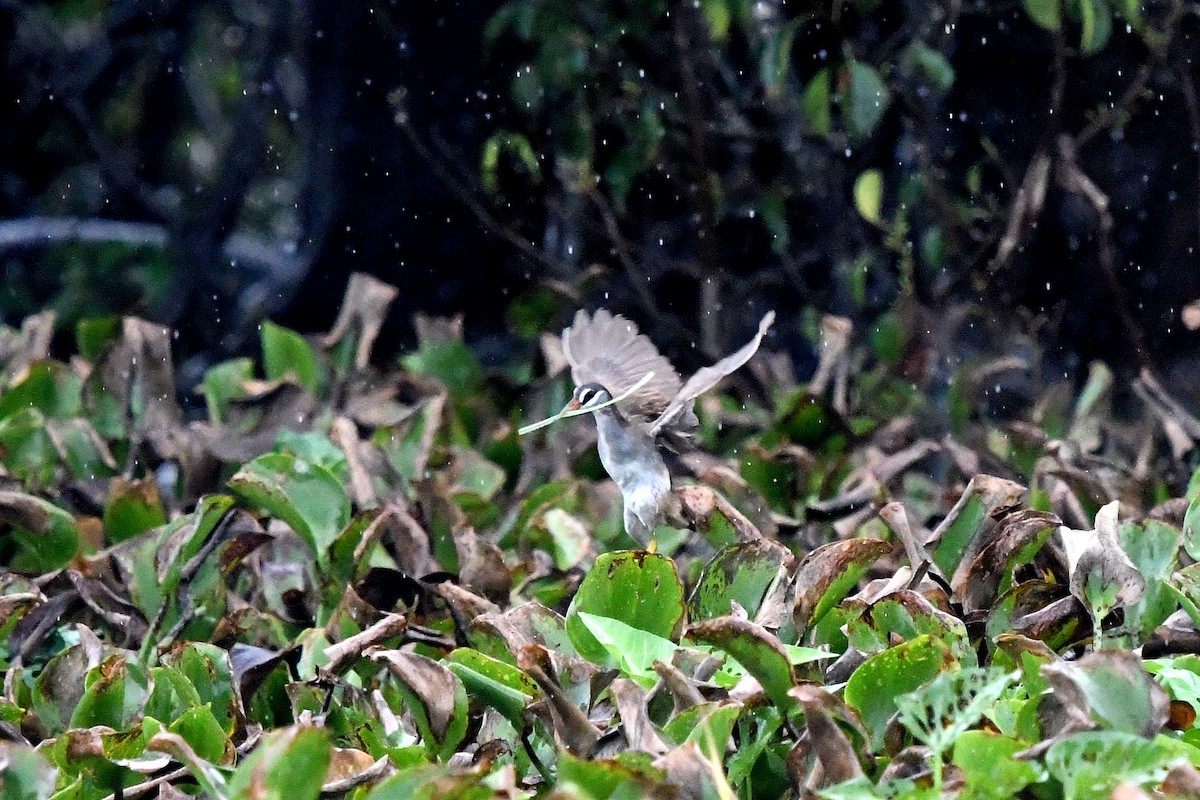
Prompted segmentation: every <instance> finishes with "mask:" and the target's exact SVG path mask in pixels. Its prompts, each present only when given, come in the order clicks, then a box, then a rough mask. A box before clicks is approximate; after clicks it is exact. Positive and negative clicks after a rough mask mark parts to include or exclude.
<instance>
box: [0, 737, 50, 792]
mask: <svg viewBox="0 0 1200 800" xmlns="http://www.w3.org/2000/svg"><path fill="white" fill-rule="evenodd" d="M0 763H2V764H4V780H3V782H0V800H45V798H48V797H50V795H51V794H53V792H54V783H55V781H54V779H55V772H56V771H55V769H54V768H53V767H51V765H50V764H49V762H47V761H46V759H45V757H44V756H43V755H42V754H41V753H39V752H38V751H36V750H34V749H33V748H32V747H30V746H29V745H28V744H25V745H20V744H17V743H16V742H0Z"/></svg>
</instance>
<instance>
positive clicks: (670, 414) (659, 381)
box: [562, 309, 775, 544]
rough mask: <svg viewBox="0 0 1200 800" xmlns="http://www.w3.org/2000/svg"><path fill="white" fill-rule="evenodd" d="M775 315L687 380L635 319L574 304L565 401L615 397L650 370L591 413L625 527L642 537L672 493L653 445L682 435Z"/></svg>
mask: <svg viewBox="0 0 1200 800" xmlns="http://www.w3.org/2000/svg"><path fill="white" fill-rule="evenodd" d="M774 320H775V312H773V311H770V312H768V313H767V314H766V315H765V316H764V317H763V318H762V320H761V321H760V322H759V324H758V333H757V334H756V335H755V336H754V338H753V339H751V340H750V341H749V342H747V343H746V344H745V345H744V346H743V347H741V348H740V349H739V350H737V351H736V352H734V353H731V354H730V355H728V356H726V357H725V358H723V359H721V360H720V361H718V362H717V363H716V364H713V365H712V366H710V367H704V368H702V369H700V370H699V371H697V372H696V374H695V375H693V376H692V377H691V378H689V379H688V380H687V382H684V381H682V380H681V379H680V377H679V373H677V372H676V371H675V368H674V367H672V366H671V362H669V361H668V360H667V359H666V358H665V357H663V355H662V354H661V353H659V352H658V348H656V347H655V346H654V343H653V342H651V341H650V339H649V337H647V336H646V335H645V334H642V333H639V332H638V329H637V326H636V325H635V324H634V323H632V322H630V321H629V320H627V319H625V318H624V317H622V316H619V315H614V314H611V313H609V312H608V311H606V310H604V309H600V310H599V311H597V312H596V313H595V314H592V315H589V314H588V313H587V312H586V311H579V312H578V313H577V314H576V315H575V320H574V321H573V322H572V323H571V326H570V327H569V328H567V329H566V330H564V331H563V336H562V341H563V355H564V356H565V357H566V359H567V363H568V364H570V365H571V378H572V379H573V380H574V381H575V386H576V388H575V393H574V396H573V397H572V400H571V403H570V404H569V407H571V408H585V409H586V408H588V407H589V406H591V405H599V404H601V403H604V402H607V401H608V400H610V399H612V398H613V397H619V396H620V395H622V394H623V393H625V392H626V391H628V390H629V389H630V388H631V387H633V386H635V385H636V384H637V383H638V381H640V380H642V379H643V378H644V377H645V376H646V375H647V373H650V372H653V373H654V377H653V378H651V379H650V380H649V381H648V382H647V383H646V384H645V385H643V386H642V387H641V388H639V389H638V390H637V391H635V392H634V393H633V394H631V395H630V396H629V397H628V398H626V399H624V400H622V401H621V402H619V403H617V404H615V405H611V406H607V407H605V408H601V409H598V410H597V411H594V412H593V414H592V415H593V416H594V417H595V418H596V432H597V439H598V449H599V451H600V462H601V463H602V464H603V465H604V469H605V470H606V471H607V472H608V474H609V476H610V477H611V478H612V479H613V481H615V482H616V484H617V487H618V488H619V489H620V490H621V498H622V501H623V502H624V506H625V508H624V517H625V530H626V532H628V533H629V535H630V536H632V537H633V538H634V539H635V540H637V541H638V542H641V543H642V544H645V543H646V542H648V541H649V540H650V539H651V537H652V536H653V534H654V528H655V526H656V525H657V524H658V522H659V520H660V519H661V518H662V517H663V515H664V513H665V512H666V511H667V510H668V507H669V506H670V505H671V501H672V500H673V495H672V493H671V476H670V473H669V472H668V471H667V466H666V463H665V462H664V461H663V458H662V454H661V453H660V452H659V450H658V445H659V444H669V445H672V446H675V447H678V446H679V445H681V444H683V443H685V442H686V440H687V439H688V438H689V437H690V436H691V434H692V433H694V432H695V430H696V428H697V426H698V424H699V423H698V420H697V419H696V413H695V411H694V409H693V406H694V405H695V402H696V398H698V397H699V396H700V395H702V394H704V393H705V392H707V391H708V390H709V389H711V388H712V387H714V386H716V384H717V383H718V382H720V380H721V379H722V378H724V377H725V376H726V375H728V374H729V373H731V372H733V371H734V370H736V369H737V368H738V367H740V366H742V365H743V364H745V363H746V362H747V361H749V360H750V358H751V356H753V355H754V354H755V353H756V352H757V351H758V348H759V345H760V344H762V339H763V336H765V335H766V332H767V330H768V329H769V328H770V327H771V324H772V322H774Z"/></svg>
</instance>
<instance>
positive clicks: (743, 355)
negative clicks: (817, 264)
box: [650, 311, 775, 436]
mask: <svg viewBox="0 0 1200 800" xmlns="http://www.w3.org/2000/svg"><path fill="white" fill-rule="evenodd" d="M774 322H775V312H774V311H768V312H767V313H766V314H765V315H764V316H763V318H762V320H760V321H759V323H758V333H757V334H756V335H755V336H754V338H753V339H751V340H750V341H748V342H746V344H744V345H742V347H741V349H739V350H737V351H736V352H733V353H730V354H729V355H727V356H725V357H724V358H722V359H721V360H720V361H718V362H717V363H715V364H713V365H712V366H711V367H701V368H700V369H699V370H697V371H696V374H695V375H693V376H692V377H690V378H688V379H687V383H685V384H684V385H683V387H682V388H681V389H680V390H679V391H678V392H677V393H676V394H675V397H674V398H673V399H672V400H671V402H670V403H669V404H667V407H666V408H665V409H663V412H662V414H660V415H659V417H658V419H656V420H654V422H653V423H652V424H651V425H650V435H651V436H658V435H659V434H662V433H664V432H670V431H672V430H673V429H681V428H682V429H687V428H689V427H694V425H693V424H692V422H691V421H692V420H694V419H695V415H694V414H693V412H692V404H693V403H695V402H696V398H697V397H699V396H700V395H702V394H704V393H705V392H707V391H708V390H709V389H711V388H713V387H714V386H716V385H717V384H718V383H719V382H720V380H721V379H722V378H724V377H725V376H726V375H728V374H729V373H731V372H733V371H734V370H736V369H737V368H738V367H740V366H742V365H743V364H745V363H746V362H747V361H749V360H750V358H751V357H752V356H753V355H754V354H755V353H757V352H758V346H759V345H760V344H762V340H763V337H764V336H766V334H767V330H768V329H769V328H770V327H771V325H772V323H774Z"/></svg>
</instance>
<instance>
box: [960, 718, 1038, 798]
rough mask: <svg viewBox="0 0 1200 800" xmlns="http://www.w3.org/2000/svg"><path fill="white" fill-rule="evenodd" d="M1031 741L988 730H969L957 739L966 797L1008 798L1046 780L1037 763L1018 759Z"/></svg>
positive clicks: (963, 796)
mask: <svg viewBox="0 0 1200 800" xmlns="http://www.w3.org/2000/svg"><path fill="white" fill-rule="evenodd" d="M1028 746H1029V745H1028V743H1026V742H1022V741H1020V740H1018V739H1013V738H1010V737H1008V736H1000V735H999V734H995V733H990V732H988V731H966V732H965V733H962V734H960V735H959V736H958V738H957V739H956V740H955V742H954V757H953V762H954V765H955V766H957V767H958V768H959V769H960V770H962V772H963V777H964V778H965V780H966V787H965V788H964V790H963V794H962V795H960V796H961V797H962V800H1007V798H1010V797H1016V796H1017V794H1018V793H1019V792H1020V791H1021V790H1022V789H1024V788H1025V787H1026V786H1028V785H1029V784H1031V783H1038V782H1040V781H1042V780H1045V769H1044V768H1043V767H1042V766H1041V765H1040V764H1039V763H1038V762H1037V761H1031V760H1028V759H1016V758H1013V756H1014V755H1016V754H1017V753H1019V752H1020V751H1022V750H1025V749H1026V748H1028Z"/></svg>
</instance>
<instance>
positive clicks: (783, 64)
mask: <svg viewBox="0 0 1200 800" xmlns="http://www.w3.org/2000/svg"><path fill="white" fill-rule="evenodd" d="M802 21H803V19H802V18H797V19H793V20H791V21H790V22H788V23H787V24H786V25H781V26H779V28H777V29H776V30H774V31H771V32H770V33H768V34H767V36H766V38H765V41H764V43H763V50H762V56H761V60H760V61H759V72H760V77H761V79H762V83H763V88H764V89H766V92H767V95H768V96H769V97H778V96H779V95H780V94H782V92H783V84H784V82H785V81H786V80H787V75H788V68H789V67H790V65H791V60H792V42H793V41H794V40H795V38H796V31H797V30H798V29H799V27H800V23H801V22H802Z"/></svg>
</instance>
